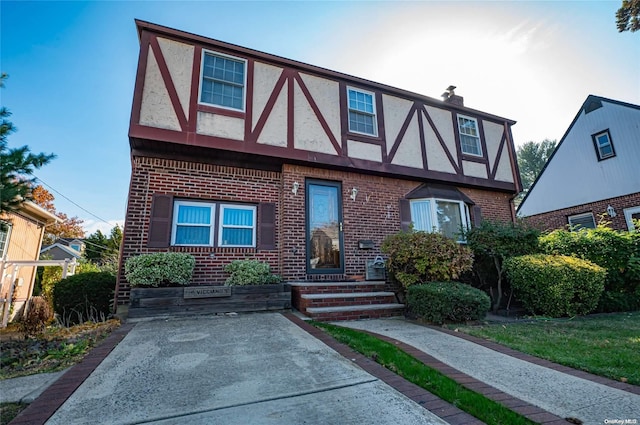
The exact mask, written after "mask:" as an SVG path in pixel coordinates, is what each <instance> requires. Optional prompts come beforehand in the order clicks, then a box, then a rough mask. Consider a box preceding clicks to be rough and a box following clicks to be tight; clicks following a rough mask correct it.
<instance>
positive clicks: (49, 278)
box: [34, 258, 115, 305]
mask: <svg viewBox="0 0 640 425" xmlns="http://www.w3.org/2000/svg"><path fill="white" fill-rule="evenodd" d="M38 269H44V270H43V271H42V279H41V281H40V285H41V291H40V295H42V296H43V297H45V298H46V299H47V300H48V301H49V303H50V304H51V305H53V288H54V286H55V285H56V284H57V283H58V282H60V280H62V267H61V266H40V267H38ZM99 271H104V270H100V267H99V266H97V265H96V264H94V263H92V262H90V261H88V260H85V259H84V258H80V259H79V260H78V261H77V264H76V270H75V273H74V274H81V273H90V272H99ZM112 274H113V275H114V276H115V273H112ZM34 292H35V290H34Z"/></svg>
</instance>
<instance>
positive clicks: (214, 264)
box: [118, 157, 281, 302]
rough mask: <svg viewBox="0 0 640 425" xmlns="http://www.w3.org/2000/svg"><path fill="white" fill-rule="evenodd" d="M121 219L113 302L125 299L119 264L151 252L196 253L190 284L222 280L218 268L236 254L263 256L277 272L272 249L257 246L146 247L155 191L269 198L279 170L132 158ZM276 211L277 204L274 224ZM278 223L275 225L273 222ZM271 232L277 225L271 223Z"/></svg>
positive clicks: (276, 193)
mask: <svg viewBox="0 0 640 425" xmlns="http://www.w3.org/2000/svg"><path fill="white" fill-rule="evenodd" d="M132 168H133V169H132V173H131V182H130V188H129V199H128V204H127V214H126V221H125V232H124V238H123V249H122V259H121V262H120V264H121V268H120V273H119V293H118V302H126V301H127V300H128V298H129V286H128V283H127V281H126V279H125V277H124V270H123V264H124V262H125V261H126V260H127V258H129V257H131V256H134V255H138V254H144V253H150V252H162V251H172V252H187V253H190V254H192V255H194V256H195V258H196V267H195V270H194V277H193V282H194V284H221V283H223V282H224V280H225V279H226V277H227V274H226V273H224V272H223V267H224V266H225V265H226V264H228V263H230V262H231V261H233V260H236V259H244V258H256V259H259V260H261V261H267V262H269V264H270V265H271V267H272V271H273V272H274V273H280V272H281V271H280V269H279V264H280V261H279V258H278V249H277V243H278V242H277V241H276V250H271V251H260V250H258V249H256V248H213V247H170V248H162V249H156V248H147V237H148V233H149V214H150V209H151V200H152V196H153V194H154V193H164V194H173V195H174V196H175V197H178V198H187V199H193V200H205V201H233V202H249V203H255V204H257V203H259V202H273V203H276V204H277V203H278V202H279V197H280V185H281V176H280V173H279V172H273V171H260V170H252V169H245V168H236V167H228V166H220V165H212V164H202V163H195V162H187V161H177V160H170V159H158V158H148V157H134V158H133V162H132ZM279 213H280V212H279V210H278V208H277V207H276V223H277V220H278V215H279ZM276 225H277V224H276ZM276 232H278V229H277V228H276Z"/></svg>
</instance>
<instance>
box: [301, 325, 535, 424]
mask: <svg viewBox="0 0 640 425" xmlns="http://www.w3.org/2000/svg"><path fill="white" fill-rule="evenodd" d="M312 323H313V325H315V326H317V327H319V328H321V329H324V330H325V331H326V332H328V333H329V334H331V335H332V336H333V337H334V338H335V339H337V340H338V341H340V342H342V343H343V344H347V345H348V346H349V347H351V348H353V349H354V350H356V351H358V352H359V353H361V354H363V355H365V356H367V357H370V358H372V359H374V360H375V361H376V362H378V363H380V364H381V365H383V366H384V367H386V368H387V369H389V370H391V371H392V372H394V373H396V374H398V375H400V376H402V377H403V378H405V379H406V380H408V381H410V382H413V383H414V384H416V385H419V386H420V387H422V388H424V389H426V390H427V391H429V392H430V393H432V394H435V395H436V396H438V397H440V398H441V399H443V400H445V401H447V402H449V403H451V404H453V405H454V406H456V407H458V408H459V409H461V410H463V411H465V412H467V413H469V414H470V415H473V416H475V417H476V418H478V419H480V420H481V421H483V422H485V423H487V424H488V425H493V424H496V425H498V424H513V425H520V424H523V425H524V424H527V425H530V424H535V422H532V421H530V420H529V419H527V418H525V417H524V416H522V415H520V414H518V413H516V412H514V411H512V410H509V409H508V408H507V407H505V406H503V405H501V404H499V403H497V402H495V401H493V400H490V399H488V398H486V397H484V396H483V395H481V394H478V393H476V392H474V391H471V390H469V389H467V388H465V387H463V386H462V385H460V384H458V383H457V382H455V381H454V380H453V379H451V378H448V377H447V376H445V375H443V374H442V373H440V372H438V371H437V370H435V369H433V368H431V367H429V366H426V365H425V364H423V363H422V362H420V361H418V360H416V359H415V358H414V357H412V356H410V355H409V354H407V353H405V352H404V351H402V350H401V349H399V348H398V347H396V346H394V345H393V344H390V343H388V342H385V341H381V340H379V339H377V338H375V337H373V336H371V335H368V334H365V333H363V332H358V331H355V330H352V329H347V328H342V327H339V326H334V325H329V324H327V323H317V322H312Z"/></svg>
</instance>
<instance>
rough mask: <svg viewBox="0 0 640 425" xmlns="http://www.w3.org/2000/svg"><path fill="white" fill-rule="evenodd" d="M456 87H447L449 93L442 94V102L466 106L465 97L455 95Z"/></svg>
mask: <svg viewBox="0 0 640 425" xmlns="http://www.w3.org/2000/svg"><path fill="white" fill-rule="evenodd" d="M455 89H456V86H449V87H447V91H445V92H444V93H442V95H441V97H442V100H443V101H445V102H447V103H451V104H453V105H458V106H464V97H462V96H458V95H457V94H455V93H454V90H455Z"/></svg>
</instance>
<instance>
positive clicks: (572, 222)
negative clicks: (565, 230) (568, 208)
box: [567, 213, 596, 231]
mask: <svg viewBox="0 0 640 425" xmlns="http://www.w3.org/2000/svg"><path fill="white" fill-rule="evenodd" d="M567 220H568V221H569V228H570V230H571V231H574V230H580V229H595V228H596V220H595V219H594V217H593V213H584V214H576V215H570V216H569V217H567Z"/></svg>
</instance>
